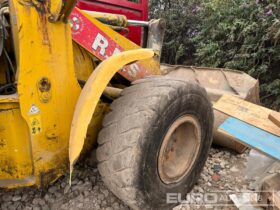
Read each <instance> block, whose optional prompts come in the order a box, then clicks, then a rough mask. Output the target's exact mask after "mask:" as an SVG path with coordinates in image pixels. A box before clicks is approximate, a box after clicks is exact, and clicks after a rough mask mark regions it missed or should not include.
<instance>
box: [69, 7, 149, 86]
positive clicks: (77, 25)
mask: <svg viewBox="0 0 280 210" xmlns="http://www.w3.org/2000/svg"><path fill="white" fill-rule="evenodd" d="M70 26H71V29H72V39H73V40H74V41H75V42H77V43H78V44H79V45H81V46H83V47H84V48H85V49H87V50H88V51H89V52H90V53H92V54H93V55H94V56H95V57H97V58H99V59H100V60H102V61H103V60H105V59H107V58H108V57H110V56H112V55H114V54H117V53H119V52H123V48H122V47H121V46H120V45H119V44H118V43H117V42H116V41H115V40H113V39H112V38H111V37H109V36H108V35H107V34H106V33H105V32H104V31H102V30H101V29H100V28H98V27H97V26H96V25H95V24H93V23H92V22H91V21H90V20H88V19H87V17H85V16H84V15H83V14H82V13H81V12H80V10H79V9H77V8H74V9H73V11H72V13H71V15H70ZM119 73H120V74H121V75H122V76H123V77H125V78H126V79H128V80H129V81H134V80H136V79H140V78H143V77H144V76H148V75H151V73H150V72H149V70H147V69H146V68H144V67H143V66H142V65H141V64H140V63H133V64H131V65H127V66H125V67H123V69H122V70H120V71H119Z"/></svg>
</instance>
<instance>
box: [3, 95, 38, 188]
mask: <svg viewBox="0 0 280 210" xmlns="http://www.w3.org/2000/svg"><path fill="white" fill-rule="evenodd" d="M0 110H1V112H0V177H1V179H0V187H1V186H7V185H9V186H10V187H16V186H28V185H33V184H34V183H35V179H34V177H33V176H32V174H33V162H32V155H31V148H30V138H29V132H28V127H27V124H26V123H25V121H24V119H23V118H22V116H21V113H20V108H19V103H18V97H17V95H11V96H1V97H0Z"/></svg>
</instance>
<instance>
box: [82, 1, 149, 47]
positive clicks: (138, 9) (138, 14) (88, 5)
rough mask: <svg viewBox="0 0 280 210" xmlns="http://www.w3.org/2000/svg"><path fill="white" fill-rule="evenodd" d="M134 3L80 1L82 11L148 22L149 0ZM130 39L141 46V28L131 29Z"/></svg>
mask: <svg viewBox="0 0 280 210" xmlns="http://www.w3.org/2000/svg"><path fill="white" fill-rule="evenodd" d="M139 1H140V2H139V3H134V2H131V1H128V0H79V1H78V3H77V6H78V7H79V8H80V9H85V10H91V11H97V12H106V13H112V14H121V15H125V16H126V17H127V18H128V19H130V20H142V21H147V20H148V0H139ZM128 38H129V39H130V40H132V41H133V42H135V43H136V44H138V45H140V44H141V28H140V27H135V26H134V27H129V35H128Z"/></svg>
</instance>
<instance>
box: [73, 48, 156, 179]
mask: <svg viewBox="0 0 280 210" xmlns="http://www.w3.org/2000/svg"><path fill="white" fill-rule="evenodd" d="M154 55H155V53H154V51H153V50H151V49H137V50H130V51H125V52H122V53H119V54H116V55H113V56H111V57H110V58H108V59H106V60H105V61H103V62H102V63H101V64H99V65H98V66H97V68H96V69H95V70H94V72H93V73H92V74H91V76H90V77H89V79H88V80H87V82H86V84H85V86H84V88H83V90H82V92H81V94H80V96H79V99H78V102H77V104H76V107H75V111H74V117H73V120H72V125H71V132H70V142H69V161H70V174H71V173H72V170H73V165H74V164H75V162H76V161H77V159H78V157H79V155H80V153H81V151H82V149H83V145H84V140H85V137H86V134H87V128H88V125H89V123H90V121H91V118H92V115H93V113H94V111H95V108H96V106H97V104H98V101H99V99H100V97H101V95H102V93H103V91H104V90H105V88H106V86H107V84H108V83H109V82H110V80H111V79H112V77H113V76H114V75H115V74H116V73H117V72H118V71H119V70H120V69H121V68H122V67H123V66H125V65H127V64H130V63H132V62H135V61H138V60H145V59H149V58H152V57H153V56H154ZM70 181H71V179H70Z"/></svg>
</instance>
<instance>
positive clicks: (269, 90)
mask: <svg viewBox="0 0 280 210" xmlns="http://www.w3.org/2000/svg"><path fill="white" fill-rule="evenodd" d="M279 11H280V3H279V2H277V1H252V0H204V1H203V3H202V4H201V10H200V18H201V20H203V21H202V22H201V24H200V28H199V33H198V35H197V36H196V37H195V38H194V39H193V41H194V42H195V43H196V44H195V46H196V50H197V51H196V62H197V63H198V64H200V65H204V66H214V67H226V68H232V69H239V70H242V71H245V72H247V73H249V74H250V75H251V76H253V77H255V78H257V79H259V80H260V83H261V97H262V98H263V99H264V102H267V103H270V105H271V106H273V107H277V106H278V107H279V106H280V82H279V78H280V71H279V67H280V44H279V43H278V41H279V38H280V23H279V18H280V13H279Z"/></svg>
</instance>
